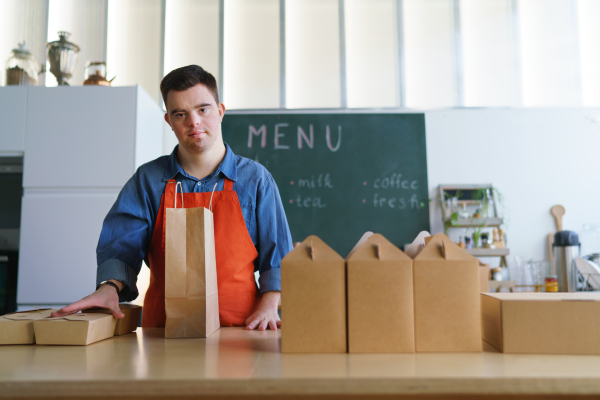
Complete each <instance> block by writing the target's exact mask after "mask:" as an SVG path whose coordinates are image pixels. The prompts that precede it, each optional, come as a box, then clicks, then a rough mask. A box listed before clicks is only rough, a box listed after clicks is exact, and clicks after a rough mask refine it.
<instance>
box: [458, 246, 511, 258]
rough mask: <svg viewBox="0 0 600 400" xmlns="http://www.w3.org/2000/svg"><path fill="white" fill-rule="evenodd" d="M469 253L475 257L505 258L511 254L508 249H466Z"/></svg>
mask: <svg viewBox="0 0 600 400" xmlns="http://www.w3.org/2000/svg"><path fill="white" fill-rule="evenodd" d="M466 250H467V253H469V254H470V255H472V256H475V257H503V256H507V255H508V254H509V253H510V252H509V250H508V249H481V248H479V249H466Z"/></svg>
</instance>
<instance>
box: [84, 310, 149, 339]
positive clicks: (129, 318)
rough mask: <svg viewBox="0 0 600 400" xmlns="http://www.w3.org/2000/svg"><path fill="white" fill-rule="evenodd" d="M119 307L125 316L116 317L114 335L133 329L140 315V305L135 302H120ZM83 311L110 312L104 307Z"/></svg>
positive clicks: (135, 327) (123, 333) (136, 325)
mask: <svg viewBox="0 0 600 400" xmlns="http://www.w3.org/2000/svg"><path fill="white" fill-rule="evenodd" d="M119 308H120V309H121V312H122V313H123V314H125V317H123V318H117V323H116V324H115V336H120V335H125V334H127V333H130V332H133V331H135V330H136V329H137V327H138V323H139V321H140V316H141V315H142V307H140V306H138V305H137V304H130V303H121V304H119ZM84 312H86V313H104V314H110V313H111V312H110V310H107V309H106V308H88V309H87V310H85V311H84Z"/></svg>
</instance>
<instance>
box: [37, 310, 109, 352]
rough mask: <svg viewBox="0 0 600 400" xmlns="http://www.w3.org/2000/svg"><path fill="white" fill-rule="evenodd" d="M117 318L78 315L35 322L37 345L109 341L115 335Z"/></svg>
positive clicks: (94, 314) (98, 315)
mask: <svg viewBox="0 0 600 400" xmlns="http://www.w3.org/2000/svg"><path fill="white" fill-rule="evenodd" d="M116 322H117V321H116V318H114V317H113V316H112V314H105V313H78V314H71V315H67V316H65V317H58V318H46V319H42V320H35V321H33V329H34V331H35V340H36V343H37V344H55V345H56V344H57V345H78V346H87V345H88V344H91V343H95V342H98V341H100V340H104V339H108V338H110V337H112V336H113V335H114V332H115V325H116Z"/></svg>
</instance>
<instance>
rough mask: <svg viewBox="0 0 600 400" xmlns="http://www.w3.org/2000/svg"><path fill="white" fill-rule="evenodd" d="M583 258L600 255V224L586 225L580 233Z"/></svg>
mask: <svg viewBox="0 0 600 400" xmlns="http://www.w3.org/2000/svg"><path fill="white" fill-rule="evenodd" d="M579 242H580V243H581V252H580V253H579V254H581V256H582V257H583V256H589V255H590V254H594V253H596V254H597V253H600V224H584V225H583V229H582V230H581V231H580V232H579Z"/></svg>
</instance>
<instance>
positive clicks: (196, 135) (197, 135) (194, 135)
mask: <svg viewBox="0 0 600 400" xmlns="http://www.w3.org/2000/svg"><path fill="white" fill-rule="evenodd" d="M203 135H206V132H204V131H193V132H191V133H190V134H188V137H191V138H196V139H197V138H200V137H202V136H203Z"/></svg>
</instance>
